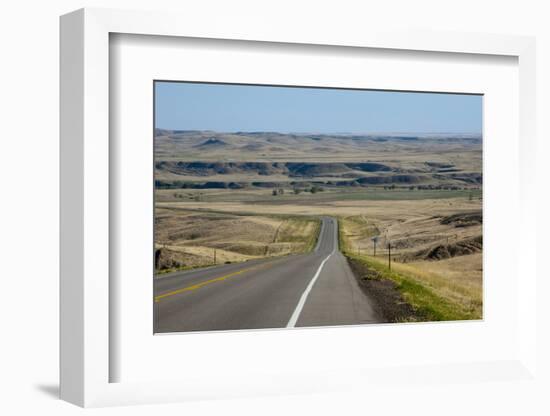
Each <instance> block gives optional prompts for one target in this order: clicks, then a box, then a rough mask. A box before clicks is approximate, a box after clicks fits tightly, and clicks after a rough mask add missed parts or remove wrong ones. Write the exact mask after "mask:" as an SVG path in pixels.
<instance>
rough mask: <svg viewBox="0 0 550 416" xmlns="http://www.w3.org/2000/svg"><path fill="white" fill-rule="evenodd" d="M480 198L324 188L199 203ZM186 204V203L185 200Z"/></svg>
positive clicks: (221, 195) (219, 196) (462, 193)
mask: <svg viewBox="0 0 550 416" xmlns="http://www.w3.org/2000/svg"><path fill="white" fill-rule="evenodd" d="M470 194H471V195H472V198H476V199H477V198H479V197H480V196H481V191H480V190H455V191H452V190H413V191H410V190H408V189H395V190H384V189H377V188H373V189H360V190H355V189H353V188H351V189H350V188H345V189H342V190H340V189H327V190H325V191H324V192H317V193H315V194H311V193H309V192H307V193H306V192H302V193H300V194H299V195H294V194H292V193H291V192H290V191H287V192H286V193H285V194H284V195H278V196H273V195H271V190H265V191H264V192H246V191H232V190H228V191H225V192H219V191H218V192H216V193H212V194H210V195H209V194H207V193H205V194H204V196H203V199H202V201H206V202H242V203H249V204H258V203H260V204H275V205H276V204H288V203H304V202H307V203H309V202H327V201H415V200H422V199H448V198H469V196H470ZM184 201H185V200H184Z"/></svg>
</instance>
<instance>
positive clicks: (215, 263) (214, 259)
mask: <svg viewBox="0 0 550 416" xmlns="http://www.w3.org/2000/svg"><path fill="white" fill-rule="evenodd" d="M214 265H216V249H214Z"/></svg>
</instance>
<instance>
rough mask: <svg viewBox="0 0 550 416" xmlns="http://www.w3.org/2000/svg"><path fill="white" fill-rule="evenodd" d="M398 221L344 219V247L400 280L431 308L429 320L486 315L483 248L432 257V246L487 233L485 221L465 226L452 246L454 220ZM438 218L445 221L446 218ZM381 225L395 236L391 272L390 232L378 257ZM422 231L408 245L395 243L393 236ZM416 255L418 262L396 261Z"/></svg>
mask: <svg viewBox="0 0 550 416" xmlns="http://www.w3.org/2000/svg"><path fill="white" fill-rule="evenodd" d="M429 217H431V216H429ZM413 218H414V217H413ZM436 218H437V217H436ZM443 218H446V217H443ZM394 221H395V222H396V223H397V224H398V226H396V227H394V228H392V224H389V223H388V222H387V221H386V222H385V221H383V220H382V221H380V220H377V219H376V217H374V218H372V217H370V216H368V217H366V216H352V217H343V218H341V219H340V227H341V228H340V238H341V246H342V247H341V249H342V250H343V251H345V252H346V254H347V255H348V256H351V257H353V258H355V259H358V260H360V261H363V262H364V263H366V265H367V267H371V268H373V269H375V270H376V271H377V272H379V273H380V274H381V275H382V276H383V277H384V278H387V279H390V280H392V281H394V282H396V283H397V284H398V287H399V289H400V291H401V292H402V294H403V296H404V298H405V300H407V301H408V302H409V303H411V304H412V305H413V306H415V307H417V308H419V309H421V310H423V311H424V312H426V315H427V316H428V319H429V320H454V319H480V318H481V317H482V306H483V305H482V298H483V290H482V253H481V249H480V250H479V251H477V252H473V253H471V254H464V255H460V254H459V255H457V256H454V257H449V258H445V259H437V258H436V259H434V258H430V257H429V255H430V253H433V250H431V251H430V250H429V249H426V247H427V246H429V247H432V248H433V247H440V246H443V247H452V246H454V245H456V244H457V243H456V242H453V241H464V240H466V241H468V238H469V237H470V236H472V235H474V236H475V235H477V234H478V233H481V224H472V225H468V226H464V227H463V226H461V227H459V228H460V230H459V237H458V239H459V240H452V241H451V242H449V244H448V245H447V236H454V235H455V231H456V230H455V228H456V227H455V226H453V225H447V228H446V229H445V228H444V227H438V226H436V224H435V223H434V222H433V218H432V219H431V220H426V219H422V218H416V219H415V220H407V219H406V218H405V219H403V218H399V217H394ZM438 221H439V222H441V218H440V219H439V220H438ZM407 227H408V228H407ZM462 228H464V229H467V230H462ZM381 230H389V231H388V236H389V237H388V239H387V241H392V266H391V272H390V271H389V269H388V250H387V248H386V245H385V243H386V238H385V236H384V237H381V238H379V243H378V248H377V256H376V257H374V256H373V254H374V253H373V249H374V247H373V242H372V241H371V238H372V237H373V236H377V235H382V236H383V235H384V234H381V232H380V231H381ZM413 233H414V234H413ZM417 234H419V235H421V237H420V238H418V239H414V240H413V239H411V238H410V237H407V241H408V243H407V244H402V245H399V244H396V245H397V247H396V248H393V247H394V246H393V241H396V242H399V241H400V240H399V236H401V235H407V236H410V235H417ZM390 238H393V240H390ZM413 253H415V254H413ZM415 257H416V258H415ZM412 259H414V261H410V262H408V263H404V262H400V261H396V260H401V261H403V260H407V261H409V260H412Z"/></svg>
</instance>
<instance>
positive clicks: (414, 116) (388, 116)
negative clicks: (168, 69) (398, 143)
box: [155, 82, 482, 133]
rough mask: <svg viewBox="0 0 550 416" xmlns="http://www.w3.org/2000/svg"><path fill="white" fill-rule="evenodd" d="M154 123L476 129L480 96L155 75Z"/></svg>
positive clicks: (330, 129) (222, 127)
mask: <svg viewBox="0 0 550 416" xmlns="http://www.w3.org/2000/svg"><path fill="white" fill-rule="evenodd" d="M155 127H157V128H164V129H172V130H215V131H222V132H232V131H278V132H296V133H300V132H304V133H305V132H314V133H342V132H346V133H369V132H377V133H380V132H395V133H398V132H407V133H412V132H414V133H481V129H482V96H480V95H462V94H433V93H409V92H389V91H367V90H342V89H320V88H294V87H270V86H249V85H229V84H202V83H183V82H156V83H155Z"/></svg>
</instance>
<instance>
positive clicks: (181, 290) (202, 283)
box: [155, 264, 271, 302]
mask: <svg viewBox="0 0 550 416" xmlns="http://www.w3.org/2000/svg"><path fill="white" fill-rule="evenodd" d="M267 267H271V264H268V265H262V266H256V267H249V268H247V269H242V270H238V271H236V272H233V273H229V274H226V275H223V276H220V277H216V278H214V279H210V280H206V281H204V282H200V283H196V284H194V285H191V286H186V287H183V288H181V289H176V290H172V291H171V292H166V293H163V294H161V295H158V296H155V302H158V301H160V300H161V299H163V298H167V297H169V296H174V295H177V294H179V293H183V292H190V291H192V290H196V289H200V288H201V287H203V286H206V285H209V284H210V283H215V282H221V281H223V280H226V279H229V278H230V277H233V276H237V275H240V274H243V273H246V272H249V271H251V270H256V269H265V268H267Z"/></svg>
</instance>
